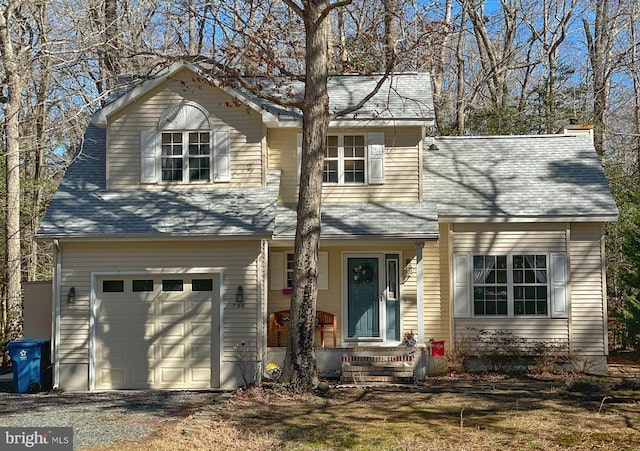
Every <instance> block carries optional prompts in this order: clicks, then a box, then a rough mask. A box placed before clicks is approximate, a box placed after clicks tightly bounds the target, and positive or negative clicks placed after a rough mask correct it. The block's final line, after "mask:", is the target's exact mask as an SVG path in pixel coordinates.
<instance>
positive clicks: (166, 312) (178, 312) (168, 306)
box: [157, 301, 184, 317]
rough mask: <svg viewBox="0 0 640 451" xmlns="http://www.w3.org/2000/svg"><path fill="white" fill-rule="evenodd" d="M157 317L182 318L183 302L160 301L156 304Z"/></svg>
mask: <svg viewBox="0 0 640 451" xmlns="http://www.w3.org/2000/svg"><path fill="white" fill-rule="evenodd" d="M158 307H159V308H158V310H159V311H158V312H157V314H158V315H162V316H180V317H181V316H184V302H183V301H170V302H167V301H160V302H158Z"/></svg>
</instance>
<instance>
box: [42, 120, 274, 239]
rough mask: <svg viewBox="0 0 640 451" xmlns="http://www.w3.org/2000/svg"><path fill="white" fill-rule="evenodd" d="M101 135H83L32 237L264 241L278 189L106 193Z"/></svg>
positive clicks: (269, 231) (90, 131) (98, 130)
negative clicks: (81, 142) (171, 237)
mask: <svg viewBox="0 0 640 451" xmlns="http://www.w3.org/2000/svg"><path fill="white" fill-rule="evenodd" d="M105 150H106V131H105V130H104V129H101V128H98V127H96V126H94V125H91V126H89V128H88V129H87V131H86V133H85V140H84V145H83V150H82V153H81V154H80V155H79V156H78V157H77V158H76V161H74V162H73V163H72V164H71V165H70V166H69V169H68V170H67V173H66V175H65V177H64V179H63V180H62V183H61V184H60V187H59V189H58V191H57V192H56V194H55V196H54V198H53V200H52V202H51V205H50V206H49V209H48V210H47V214H46V215H45V217H44V219H43V221H42V223H41V224H40V229H39V231H38V234H37V236H38V238H62V237H65V238H71V237H73V238H79V237H92V238H100V237H107V236H109V237H138V238H140V237H161V236H174V237H223V238H224V237H230V236H239V237H246V236H251V237H256V236H264V237H269V236H271V234H272V233H273V228H274V217H275V207H276V202H277V198H278V186H279V184H280V173H279V171H272V172H271V173H270V175H269V180H268V184H267V187H266V188H246V189H206V188H203V189H193V190H184V189H162V190H149V189H135V190H107V189H106V186H105Z"/></svg>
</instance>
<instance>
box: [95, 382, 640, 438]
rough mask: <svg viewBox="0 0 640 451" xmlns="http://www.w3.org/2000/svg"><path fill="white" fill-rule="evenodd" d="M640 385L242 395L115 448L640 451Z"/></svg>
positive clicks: (467, 385)
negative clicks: (594, 450)
mask: <svg viewBox="0 0 640 451" xmlns="http://www.w3.org/2000/svg"><path fill="white" fill-rule="evenodd" d="M639 446H640V379H639V378H638V377H637V375H636V376H631V377H608V378H598V379H596V378H586V377H581V378H569V377H564V378H558V377H555V378H548V379H540V378H523V379H510V378H505V377H497V376H496V377H492V376H484V377H461V378H434V379H431V380H428V381H427V383H426V384H424V385H421V386H413V387H349V388H335V387H333V388H331V390H330V391H329V393H328V394H327V395H326V396H306V397H299V396H291V395H288V394H287V393H286V392H285V391H284V390H283V389H282V388H279V387H278V386H262V387H253V388H251V389H248V390H241V391H238V392H236V393H235V394H234V395H233V396H231V397H230V398H229V399H228V400H226V401H225V402H224V403H218V404H214V405H211V406H204V407H200V408H198V409H197V410H196V411H195V412H189V414H188V415H186V416H185V417H184V418H182V419H178V420H175V421H169V422H166V423H164V424H162V426H161V427H160V428H159V429H158V431H157V433H156V434H155V435H154V436H152V437H146V438H143V439H141V440H139V441H137V442H135V443H129V444H126V445H124V444H120V445H117V446H112V447H108V448H101V449H108V450H115V449H123V448H130V449H137V450H194V449H214V450H217V449H225V450H265V449H283V450H305V449H309V450H310V449H313V450H316V449H318V450H339V449H353V450H405V449H406V450H486V449H509V450H511V449H513V450H560V449H563V450H564V449H576V450H580V449H584V450H592V449H598V450H625V449H628V450H632V449H633V450H635V449H638V447H639Z"/></svg>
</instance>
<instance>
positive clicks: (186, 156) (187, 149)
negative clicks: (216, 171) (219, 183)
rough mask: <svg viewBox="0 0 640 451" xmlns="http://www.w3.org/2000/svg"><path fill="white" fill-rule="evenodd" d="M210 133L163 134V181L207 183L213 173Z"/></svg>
mask: <svg viewBox="0 0 640 451" xmlns="http://www.w3.org/2000/svg"><path fill="white" fill-rule="evenodd" d="M210 136H211V135H210V133H209V132H174V131H172V132H163V133H162V181H163V182H183V181H186V182H189V183H192V182H207V181H209V179H210V173H211V156H212V155H211V145H210V140H211V138H210Z"/></svg>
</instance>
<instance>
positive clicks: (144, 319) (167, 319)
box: [95, 275, 219, 389]
mask: <svg viewBox="0 0 640 451" xmlns="http://www.w3.org/2000/svg"><path fill="white" fill-rule="evenodd" d="M143 278H144V279H150V277H149V276H148V275H146V276H144V277H143ZM131 279H135V277H131V278H129V279H127V278H125V283H124V285H125V292H122V293H104V294H105V296H104V297H101V294H102V293H100V288H101V287H102V284H101V282H100V281H98V288H99V290H98V299H97V302H96V328H95V331H96V335H95V356H96V357H95V358H96V362H95V378H96V380H95V386H96V388H98V389H121V388H178V389H179V388H185V389H188V388H209V387H211V386H212V374H213V371H212V362H215V361H217V359H218V358H219V357H216V358H214V359H212V357H213V356H212V351H213V350H214V349H217V347H215V346H213V344H212V334H211V332H212V327H211V324H213V323H214V322H215V323H217V319H215V318H213V317H212V315H214V312H215V311H214V310H213V308H212V306H213V305H216V304H217V303H216V304H214V301H213V299H214V292H212V291H210V292H190V291H188V290H189V289H190V287H191V284H190V283H184V287H185V291H183V292H163V291H161V290H160V286H161V279H160V278H158V277H156V278H155V279H154V280H155V282H154V284H155V285H154V286H155V289H154V291H153V292H146V293H132V292H131V291H130V287H131V286H132V283H131ZM127 289H128V290H129V291H128V292H127ZM216 316H217V315H216ZM216 367H217V365H216ZM218 371H219V370H218Z"/></svg>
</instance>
